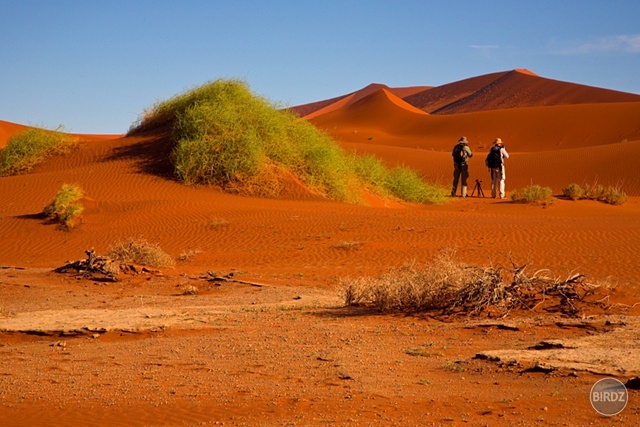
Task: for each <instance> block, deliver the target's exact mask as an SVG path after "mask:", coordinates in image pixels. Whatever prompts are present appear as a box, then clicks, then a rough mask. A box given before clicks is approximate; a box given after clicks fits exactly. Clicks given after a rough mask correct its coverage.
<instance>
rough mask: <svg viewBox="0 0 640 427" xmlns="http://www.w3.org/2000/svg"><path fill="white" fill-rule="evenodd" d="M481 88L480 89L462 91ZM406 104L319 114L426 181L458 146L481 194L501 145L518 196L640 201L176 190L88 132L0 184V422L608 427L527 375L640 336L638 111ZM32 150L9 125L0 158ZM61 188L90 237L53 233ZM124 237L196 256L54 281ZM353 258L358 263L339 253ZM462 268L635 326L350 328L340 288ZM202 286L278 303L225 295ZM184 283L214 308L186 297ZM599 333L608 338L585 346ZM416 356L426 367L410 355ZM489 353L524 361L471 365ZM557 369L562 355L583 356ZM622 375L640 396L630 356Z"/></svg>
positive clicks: (556, 379) (148, 141)
mask: <svg viewBox="0 0 640 427" xmlns="http://www.w3.org/2000/svg"><path fill="white" fill-rule="evenodd" d="M519 73H520V74H523V76H527V77H532V78H536V76H532V75H530V74H526V73H522V72H519ZM498 77H499V76H498ZM503 77H504V76H503ZM516 77H518V78H519V77H520V76H516ZM495 79H496V76H492V77H491V78H484V77H483V78H482V79H480V80H483V82H484V83H485V86H486V84H488V82H490V81H493V80H495ZM520 81H526V80H525V79H520ZM477 86H481V87H483V86H482V85H481V84H480V83H479V82H478V81H476V83H474V84H473V85H470V84H469V82H464V83H463V84H461V85H460V87H459V88H458V89H457V92H456V93H462V92H465V93H466V92H468V93H473V92H474V90H473V88H474V87H477ZM449 89H452V90H453V89H455V87H450V88H449ZM574 89H575V88H574V87H572V88H571V90H574ZM511 90H514V91H516V89H511ZM454 92H455V91H454ZM407 93H419V92H414V89H407V90H406V91H405V92H404V93H400V92H397V91H396V92H394V91H393V90H391V89H388V88H386V87H377V86H376V85H372V87H370V88H369V89H368V90H367V93H360V94H350V95H349V96H346V97H342V98H341V99H340V100H338V101H337V102H338V104H335V103H332V102H328V103H325V105H324V106H323V108H324V110H321V109H317V110H314V111H316V112H319V113H318V114H315V115H314V116H313V119H312V122H314V123H316V124H318V125H319V126H322V127H324V128H325V129H327V130H328V131H329V132H331V133H333V134H335V135H336V136H338V137H339V138H340V139H341V144H342V145H343V146H344V147H345V148H347V149H356V150H357V151H360V152H369V153H374V154H376V155H378V156H380V158H382V159H383V160H384V161H385V162H387V163H389V164H390V165H395V164H398V163H404V164H406V165H408V166H412V167H415V168H416V169H417V170H419V171H420V172H421V173H422V174H423V175H424V176H425V177H427V178H428V179H430V180H433V181H436V182H439V183H441V184H443V185H445V186H448V185H449V181H450V175H451V156H450V150H451V146H452V144H453V143H454V142H455V141H456V140H457V138H458V137H459V136H460V135H461V134H466V135H467V136H468V137H469V139H470V140H471V148H472V149H473V150H474V152H475V153H476V156H474V158H473V159H472V160H471V164H470V170H471V177H472V180H473V179H475V178H478V179H482V180H483V181H484V183H483V188H484V191H485V193H487V194H488V185H487V181H488V179H487V176H486V175H487V172H486V169H485V168H484V167H483V157H484V156H483V154H484V153H486V150H487V149H488V144H489V142H490V141H491V139H492V138H494V137H495V136H496V129H500V133H499V134H500V135H501V136H502V137H503V138H504V139H505V140H506V141H507V148H508V149H509V151H510V152H511V154H512V157H511V158H510V159H509V160H508V163H507V190H508V191H510V190H512V189H514V188H519V187H520V188H521V187H524V186H526V185H529V184H530V183H532V182H533V183H537V184H542V185H548V186H551V187H552V188H553V189H554V192H556V194H558V193H559V192H560V190H561V188H562V187H563V186H566V185H567V184H568V183H570V182H579V183H583V182H587V183H592V182H595V181H597V182H600V183H603V184H616V185H620V186H621V187H622V188H623V189H624V190H625V191H626V192H627V193H628V194H629V195H631V196H632V197H631V198H630V200H629V202H628V203H627V204H625V205H623V206H609V205H605V204H602V203H598V202H591V201H581V202H571V201H568V200H558V201H557V202H556V203H555V205H553V206H550V207H547V208H542V207H538V206H524V205H517V204H513V203H510V202H508V201H498V200H492V199H488V198H469V199H466V200H462V199H452V200H451V201H450V202H449V203H447V204H445V205H443V206H415V205H409V204H400V203H395V202H391V201H381V200H374V199H372V200H371V206H360V205H348V204H342V203H336V202H333V201H329V200H325V199H322V198H320V197H318V196H315V195H313V194H312V193H310V192H309V191H306V189H305V188H304V187H303V186H301V185H300V184H298V183H296V182H295V181H294V180H292V181H291V183H290V188H288V191H287V196H286V197H285V198H284V199H282V200H267V199H256V198H248V197H240V196H235V195H230V194H224V193H221V192H219V191H218V190H216V189H214V188H205V187H186V186H184V185H182V184H180V183H178V182H176V181H174V180H173V178H172V174H171V167H170V164H169V161H168V159H169V153H170V145H169V142H168V139H167V137H166V135H162V134H158V135H151V136H145V137H133V138H127V137H120V136H92V135H80V136H79V138H80V140H81V141H80V145H79V147H78V149H77V150H75V151H74V152H72V153H70V154H69V155H67V156H65V157H55V158H52V159H50V160H49V161H47V162H46V163H45V164H43V165H41V166H39V167H37V168H36V169H35V170H34V171H33V172H32V173H29V174H25V175H20V176H13V177H3V178H0V241H1V244H0V266H1V267H2V269H0V329H4V330H5V331H6V332H5V333H2V334H0V355H1V357H0V405H1V406H2V409H3V410H2V411H0V424H2V425H16V426H17V425H70V424H82V425H197V424H199V423H200V424H201V423H204V424H205V425H206V424H207V423H209V424H211V423H213V422H215V421H218V422H225V423H227V424H231V425H236V424H237V425H240V424H242V423H244V424H248V425H286V423H288V422H297V423H298V424H300V425H327V424H329V425H394V424H395V425H416V424H417V423H433V424H434V425H441V424H443V423H449V424H451V425H462V424H464V425H485V424H490V425H513V424H517V423H521V424H522V425H540V424H541V423H544V422H548V423H551V424H554V425H560V424H562V423H563V422H566V420H567V419H571V420H575V421H576V422H577V423H578V424H582V425H587V424H590V423H594V424H595V425H608V424H607V422H608V421H607V420H604V419H602V418H600V417H599V416H598V415H597V414H595V412H594V411H593V410H592V409H591V408H590V405H589V402H588V398H587V396H588V390H589V388H590V386H591V385H592V384H593V382H594V381H595V380H597V379H598V378H599V377H598V376H595V375H593V374H591V373H589V369H586V368H579V367H578V368H566V367H564V368H557V370H552V372H551V373H544V372H536V371H535V370H533V371H527V368H529V367H531V365H532V364H534V365H535V362H534V361H535V360H539V357H538V356H537V353H535V352H534V353H533V360H534V361H532V359H531V357H532V353H531V352H519V350H523V349H525V348H523V346H524V347H528V346H533V345H535V344H536V343H537V342H539V341H541V340H545V339H562V340H565V341H564V342H566V343H578V344H579V346H586V348H587V353H588V349H589V348H590V347H589V346H590V345H593V346H597V347H598V349H599V350H598V351H602V348H605V349H606V348H607V344H606V339H607V337H609V336H611V337H614V338H615V337H616V336H618V337H619V336H622V335H619V334H627V335H624V336H625V337H627V338H628V337H631V338H628V339H631V340H633V339H634V338H633V336H637V330H636V329H634V328H635V327H636V325H637V322H636V321H635V320H634V319H635V318H636V317H634V316H636V315H637V314H638V313H637V312H638V307H640V306H636V308H633V309H630V310H624V309H623V308H624V307H626V306H631V305H632V304H634V303H635V302H636V301H637V295H638V292H639V291H640V282H639V281H638V279H637V267H638V262H637V242H638V241H640V198H639V196H640V179H639V178H638V177H637V176H636V175H637V174H636V171H637V167H636V165H635V153H636V152H637V151H638V149H639V148H640V134H639V132H640V130H639V128H638V122H637V117H639V116H640V103H637V102H615V101H612V100H607V103H593V102H592V103H579V104H566V105H553V106H536V105H531V106H527V107H526V108H511V109H501V110H500V109H498V110H492V111H482V112H473V113H464V114H447V115H430V114H427V113H425V112H424V111H422V110H420V109H418V108H417V107H415V106H412V105H410V104H408V103H407V102H406V101H405V100H403V99H402V96H406V95H407ZM572 93H575V92H572ZM536 102H537V101H536ZM332 104H335V105H332ZM568 124H569V125H568ZM21 129H23V127H22V126H20V125H16V124H12V123H7V122H0V143H4V144H6V140H7V139H8V137H9V136H10V135H11V134H14V133H15V132H18V131H20V130H21ZM356 131H357V132H356ZM371 137H373V138H371ZM63 183H75V184H78V185H80V186H81V187H82V188H83V189H84V190H85V192H86V198H85V200H84V204H85V212H84V214H83V216H82V223H81V224H80V225H79V227H78V228H76V229H74V230H72V231H70V232H67V231H63V230H59V229H57V228H56V226H55V225H52V224H47V223H45V222H44V221H43V219H42V218H41V216H40V215H39V213H40V212H41V211H42V208H43V207H44V206H45V205H46V204H47V203H48V202H49V201H50V200H51V199H52V198H53V196H54V194H55V193H56V192H57V190H58V189H59V188H60V186H61V185H62V184H63ZM132 237H134V238H135V237H143V238H146V239H147V240H149V241H152V242H157V243H159V245H160V246H161V247H162V248H163V249H164V250H165V251H167V252H168V253H169V254H170V255H171V256H173V257H175V258H179V256H180V255H181V254H185V253H188V252H189V251H193V253H194V254H195V255H193V256H191V257H189V258H188V259H187V260H184V261H178V262H177V264H176V266H175V267H174V268H169V269H163V270H162V271H161V272H160V274H151V275H141V276H136V277H130V278H127V279H125V280H123V281H122V282H118V283H100V282H93V281H89V280H81V279H76V278H71V277H68V276H61V275H58V274H55V273H52V272H51V268H53V267H57V266H60V265H62V264H63V263H65V261H67V260H75V259H80V258H82V257H83V256H84V250H85V249H88V248H92V247H93V248H95V249H96V251H97V252H98V253H104V252H105V251H106V250H107V248H108V247H109V246H110V245H112V244H114V243H116V242H118V241H120V240H125V239H128V238H132ZM349 242H356V243H358V244H359V246H358V247H359V249H354V250H345V249H344V248H345V245H344V243H349ZM447 247H454V248H457V256H458V257H459V259H460V261H461V262H464V263H468V264H472V265H481V266H486V265H489V264H492V265H506V266H509V265H510V261H509V260H510V257H513V258H514V259H515V260H516V261H517V262H521V263H524V262H525V261H528V262H529V264H528V266H527V271H530V272H533V271H535V270H538V269H547V268H548V269H550V270H551V271H552V272H553V273H554V274H556V275H558V276H562V277H564V276H568V275H569V274H571V273H572V272H580V273H584V274H586V275H587V277H588V278H589V279H590V280H593V281H608V282H609V283H611V284H615V285H617V287H616V288H615V290H614V291H612V293H611V295H610V299H609V300H607V301H610V302H612V303H614V304H624V306H623V305H617V306H616V307H617V311H616V312H615V313H607V314H608V315H613V314H616V315H618V314H620V313H622V314H625V315H627V316H631V317H629V318H627V319H626V320H624V321H621V320H620V319H619V318H616V319H617V320H616V319H614V318H609V317H607V318H606V320H611V322H609V323H608V324H607V323H605V318H603V317H602V313H601V312H585V318H584V319H579V320H578V324H577V325H571V326H566V325H565V324H564V323H562V322H565V321H566V320H567V319H562V318H557V317H555V315H553V316H552V315H549V314H547V313H545V312H542V311H540V312H535V313H519V314H517V315H516V317H515V318H514V319H513V321H514V322H516V323H517V325H518V327H517V329H509V328H503V327H499V326H496V325H495V324H494V325H493V326H486V325H485V326H482V325H480V324H479V323H481V322H480V321H478V322H475V323H474V322H471V324H470V323H467V322H466V321H460V320H455V321H448V322H444V323H442V322H441V321H440V320H434V319H431V318H427V317H424V318H423V317H405V316H379V315H377V314H376V313H371V312H367V311H358V310H351V309H344V308H340V301H341V300H340V296H339V292H338V290H339V282H340V280H341V279H344V278H347V277H353V276H361V275H372V274H378V273H381V272H384V271H387V270H388V269H389V268H391V267H397V266H401V265H403V264H406V263H411V262H417V263H423V262H428V261H429V260H430V259H431V258H432V257H433V256H434V255H435V254H437V253H438V252H439V251H440V250H441V249H442V248H447ZM207 271H217V272H221V271H224V272H230V271H235V272H236V274H237V275H238V277H241V278H243V279H245V280H247V281H252V282H258V283H261V284H264V285H265V286H263V287H256V286H249V285H242V284H230V285H224V286H216V285H214V284H212V283H210V282H208V281H207V280H206V277H207V274H206V272H207ZM186 284H193V285H196V286H197V287H198V288H199V289H200V292H199V293H198V295H195V296H184V295H182V293H181V290H182V288H183V287H184V286H185V285H186ZM590 316H593V317H590ZM580 322H586V323H584V324H582V323H580ZM612 322H613V323H612ZM127 325H129V326H130V327H129V328H128V327H127ZM611 325H614V326H611ZM503 326H504V325H503ZM625 328H630V329H625ZM613 329H616V330H619V332H616V333H615V334H611V335H608V334H609V333H610V332H611V331H612V330H613ZM70 330H73V331H74V332H73V333H72V334H71V335H72V336H65V335H64V331H67V332H68V331H70ZM124 330H128V332H123V331H124ZM20 331H23V332H20ZM25 331H26V332H28V331H30V332H29V333H26V332H25ZM594 333H597V334H598V336H599V337H600V336H601V338H602V339H604V340H605V341H602V340H601V339H600V338H598V339H597V340H596V339H593V340H590V339H588V338H587V335H592V334H594ZM634 334H635V335H634ZM239 337H241V339H238V338H239ZM627 338H625V339H627ZM572 340H573V341H572ZM603 342H604V344H603ZM625 342H626V341H625ZM590 343H592V344H590ZM594 343H595V344H594ZM578 344H576V345H578ZM420 346H423V347H424V346H428V347H429V349H431V350H429V351H430V353H428V355H427V356H424V357H416V356H411V355H408V354H407V351H406V350H407V349H411V348H416V347H420ZM611 347H613V346H611ZM503 350H504V352H503V353H501V352H500V351H503ZM492 351H493V353H492ZM480 352H486V354H487V355H493V356H492V357H494V356H495V357H497V358H499V357H505V358H516V360H520V361H519V362H516V364H515V365H508V364H507V365H503V366H501V365H500V364H499V363H498V364H496V363H493V362H489V361H486V360H478V359H474V356H475V355H476V354H477V353H480ZM496 352H497V353H496ZM514 354H515V356H514ZM549 354H551V353H549ZM567 354H568V353H565V356H566V355H567ZM554 355H555V353H554ZM565 356H562V357H561V356H557V357H556V356H554V357H556V360H561V359H562V360H564V359H563V357H564V358H565V359H566V358H567V357H573V356H571V355H568V356H566V357H565ZM518 358H521V359H518ZM620 361H621V362H620V363H625V364H626V365H625V366H626V369H627V374H628V375H629V376H632V375H634V372H636V370H637V366H635V364H636V363H637V361H636V359H634V358H624V359H623V358H620ZM590 363H592V365H591V366H594V365H593V364H594V363H596V364H597V361H594V360H591V362H590ZM600 368H601V366H600V367H598V366H596V367H595V368H593V370H595V369H600ZM554 369H556V368H554ZM593 370H592V372H593ZM574 371H575V372H577V373H574V374H572V373H571V372H574ZM617 372H619V371H617ZM487 390H493V391H494V393H487ZM631 393H632V395H631V396H632V398H633V399H635V400H634V402H635V403H633V404H632V405H630V407H629V408H628V409H627V410H626V411H625V412H624V413H623V415H622V416H621V418H617V419H616V420H619V421H620V422H621V423H623V424H624V423H627V424H634V423H638V422H639V421H640V418H639V417H640V412H638V408H637V398H638V395H637V392H633V391H632V392H631ZM123 414H124V416H123ZM568 417H569V418H568ZM542 420H544V421H542Z"/></svg>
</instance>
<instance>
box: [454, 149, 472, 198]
mask: <svg viewBox="0 0 640 427" xmlns="http://www.w3.org/2000/svg"><path fill="white" fill-rule="evenodd" d="M451 155H452V156H453V188H452V189H451V197H454V196H455V195H456V192H457V191H458V181H459V180H460V177H462V185H461V191H462V197H467V178H469V165H468V164H467V160H468V159H469V158H471V157H473V153H472V152H471V149H470V148H469V142H468V141H467V137H466V136H463V137H462V138H460V140H459V141H458V143H457V144H456V145H455V147H453V151H451Z"/></svg>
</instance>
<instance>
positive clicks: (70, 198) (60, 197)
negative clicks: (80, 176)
mask: <svg viewBox="0 0 640 427" xmlns="http://www.w3.org/2000/svg"><path fill="white" fill-rule="evenodd" d="M83 196H84V193H83V191H82V189H81V188H80V187H78V186H77V185H73V184H64V185H63V186H62V188H61V189H60V191H58V194H56V196H55V197H54V199H53V201H52V202H51V203H49V204H48V205H47V206H45V208H44V210H43V213H44V214H45V215H46V216H47V217H49V218H50V219H51V220H52V221H54V222H59V223H60V225H62V226H64V227H65V228H71V227H73V226H74V225H75V224H76V221H77V220H78V219H79V217H80V214H82V211H83V210H84V207H83V206H82V204H81V203H80V199H82V197H83Z"/></svg>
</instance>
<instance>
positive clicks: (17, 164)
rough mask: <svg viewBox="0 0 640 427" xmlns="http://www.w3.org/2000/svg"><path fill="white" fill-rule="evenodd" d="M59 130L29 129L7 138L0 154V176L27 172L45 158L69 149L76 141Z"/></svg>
mask: <svg viewBox="0 0 640 427" xmlns="http://www.w3.org/2000/svg"><path fill="white" fill-rule="evenodd" d="M61 130H62V128H58V129H57V130H55V131H49V130H45V129H39V128H30V129H28V130H25V131H24V132H20V133H18V134H15V135H13V136H12V137H11V138H9V141H8V143H7V146H6V147H5V148H4V149H3V150H2V152H0V176H8V175H15V174H19V173H24V172H28V171H30V170H31V169H32V168H33V167H34V166H36V165H37V164H39V163H41V162H42V161H44V160H45V159H46V158H47V157H49V156H51V155H53V154H61V153H65V152H67V151H68V150H69V149H71V148H72V147H73V146H74V145H75V144H76V140H75V139H74V138H73V137H71V136H70V135H67V134H65V133H62V132H61Z"/></svg>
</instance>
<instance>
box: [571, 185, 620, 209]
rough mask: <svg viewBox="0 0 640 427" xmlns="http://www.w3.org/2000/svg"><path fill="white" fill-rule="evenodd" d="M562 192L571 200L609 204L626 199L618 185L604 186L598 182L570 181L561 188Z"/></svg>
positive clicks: (618, 203)
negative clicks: (581, 182) (586, 200)
mask: <svg viewBox="0 0 640 427" xmlns="http://www.w3.org/2000/svg"><path fill="white" fill-rule="evenodd" d="M562 194H563V195H564V196H566V197H568V198H570V199H571V200H580V199H589V200H597V201H599V202H603V203H608V204H610V205H622V204H624V203H626V202H627V200H628V197H627V194H626V193H625V192H624V191H622V190H621V189H620V188H619V187H613V186H608V187H605V186H604V185H600V184H594V185H588V184H585V185H584V186H580V185H578V184H575V183H572V184H569V186H568V187H567V188H563V189H562Z"/></svg>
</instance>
